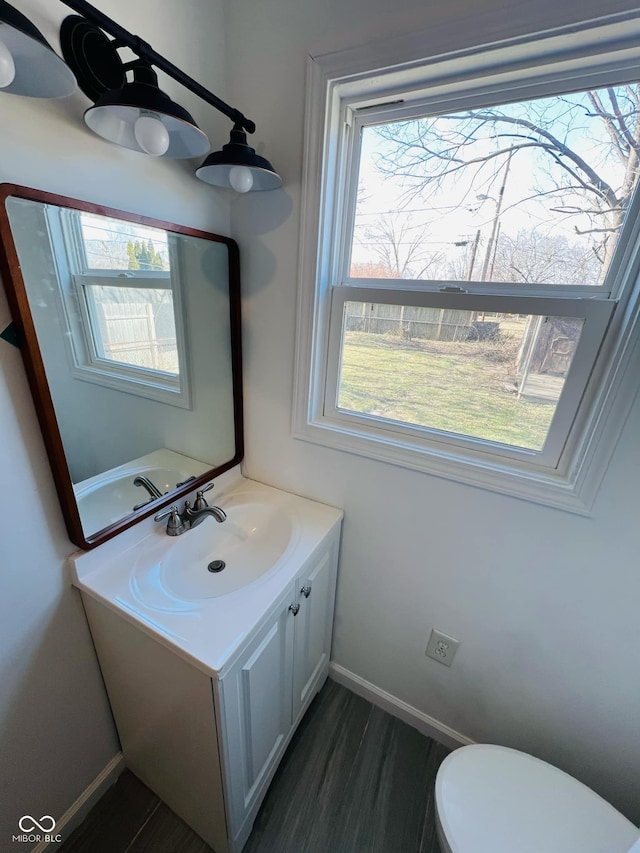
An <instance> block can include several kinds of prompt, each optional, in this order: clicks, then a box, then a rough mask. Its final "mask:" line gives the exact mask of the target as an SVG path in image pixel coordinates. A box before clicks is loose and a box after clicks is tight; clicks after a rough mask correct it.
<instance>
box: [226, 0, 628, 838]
mask: <svg viewBox="0 0 640 853" xmlns="http://www.w3.org/2000/svg"><path fill="white" fill-rule="evenodd" d="M632 6H633V4H632V3H625V2H619V1H618V2H609V3H607V4H606V12H614V11H618V10H622V9H625V8H631V7H632ZM603 11H605V7H603V4H602V3H601V2H599V0H571V2H565V3H557V2H551V0H527V2H520V0H482V2H481V3H479V4H478V3H474V2H472V0H447V2H444V0H441V2H430V3H425V2H423V0H395V2H394V3H389V2H388V0H325V2H322V3H319V2H315V0H270V2H269V3H263V2H262V0H229V2H227V4H226V15H227V33H228V41H227V51H228V56H229V72H230V78H229V79H230V91H231V97H232V98H233V99H234V100H235V101H237V102H238V103H242V104H243V109H245V110H246V112H247V114H248V115H251V117H252V118H254V119H255V121H256V122H257V125H258V132H259V133H258V136H259V139H260V140H262V141H263V142H264V143H265V147H266V152H267V156H268V157H269V158H270V159H272V161H273V163H274V165H275V167H276V169H279V170H280V171H281V173H282V175H283V177H284V182H285V189H284V192H282V193H278V194H265V195H264V196H263V197H255V196H254V197H250V198H239V199H237V200H235V201H233V202H232V225H233V231H234V236H235V237H236V239H237V240H238V241H239V243H240V250H241V257H242V263H243V292H244V305H243V311H244V329H243V334H244V363H245V413H246V445H247V456H246V463H245V470H246V473H247V474H248V475H249V476H251V477H254V478H256V479H258V480H264V481H266V482H269V483H274V484H276V485H279V486H282V487H284V488H286V489H289V490H291V491H294V492H299V493H302V494H305V495H308V496H310V497H314V498H317V499H319V500H322V501H326V502H327V503H332V504H336V505H338V506H341V507H344V509H345V526H344V536H343V544H342V556H341V563H340V574H339V592H338V606H337V615H336V634H335V642H334V650H333V658H334V660H335V661H336V662H337V663H339V664H341V665H342V666H344V667H346V668H347V669H349V670H351V671H353V672H354V673H356V674H357V675H359V676H361V677H363V678H365V679H367V680H369V681H371V682H373V683H374V684H376V685H378V686H379V687H381V688H383V689H384V690H387V691H389V692H390V693H392V694H394V695H395V696H397V697H399V698H400V699H402V700H404V701H406V702H409V703H411V704H412V705H414V706H415V707H416V708H418V709H420V710H422V711H424V712H426V713H427V714H430V715H432V716H433V717H435V718H436V719H439V720H440V721H442V722H444V723H446V724H448V725H449V726H452V727H453V728H454V729H457V730H459V731H460V732H462V733H464V734H466V735H468V736H470V737H471V738H474V739H476V740H479V741H494V742H499V743H504V744H508V745H512V746H515V747H519V748H522V749H525V750H529V751H531V752H533V753H535V754H536V755H538V756H540V757H542V758H545V759H547V760H551V761H553V762H556V763H557V764H559V765H560V766H561V767H564V768H565V769H567V770H568V771H569V772H571V773H573V774H574V775H576V776H577V777H578V778H580V779H582V780H583V781H585V782H586V783H587V784H589V785H591V786H592V787H593V788H595V789H596V790H597V791H599V792H600V793H602V794H603V795H604V796H606V797H607V798H609V799H610V800H611V802H612V803H613V804H614V805H616V806H617V807H618V808H620V809H622V810H623V811H624V812H626V814H627V815H628V816H629V817H630V818H632V819H633V820H635V821H636V822H639V823H640V788H639V780H640V739H639V738H638V713H639V711H638V709H639V708H640V668H639V666H638V649H639V648H640V609H639V608H640V565H639V564H640V561H639V559H638V539H637V525H638V507H639V506H640V500H639V499H640V453H639V452H638V451H639V448H638V437H639V436H640V405H636V406H635V409H634V411H633V413H632V415H631V417H630V419H629V421H628V423H627V425H626V428H625V431H624V434H623V436H622V440H621V441H620V443H619V446H618V447H617V449H616V451H615V455H614V457H613V461H612V464H611V466H610V468H609V471H608V473H607V475H606V477H605V479H604V482H603V485H602V488H601V491H600V493H599V497H598V499H597V503H596V505H595V509H594V513H593V517H592V518H582V517H577V516H573V515H570V514H567V513H564V512H560V511H557V510H551V509H547V508H544V507H541V506H537V505H534V504H530V503H527V502H524V501H519V500H516V499H512V498H508V497H503V496H499V495H496V494H492V493H489V492H485V491H482V490H479V489H475V488H471V487H467V486H464V485H459V484H456V483H453V482H448V481H446V480H443V479H438V478H435V477H431V476H428V475H426V474H422V473H417V472H411V471H408V470H405V469H402V468H398V467H394V466H391V465H387V464H383V463H378V462H375V461H372V460H368V459H364V458H360V457H357V456H351V455H349V454H345V453H341V452H337V451H333V450H329V449H325V448H321V447H318V446H315V445H312V444H307V443H304V442H302V441H298V440H294V439H292V438H291V437H290V412H291V387H292V371H293V360H294V333H295V306H296V289H297V280H296V276H297V253H298V230H299V213H300V180H301V165H302V131H303V110H304V76H305V57H306V54H307V53H310V54H312V55H314V54H316V55H317V54H321V53H326V52H330V51H334V50H340V49H344V48H346V47H352V46H356V45H360V44H364V43H367V42H369V41H372V40H375V39H381V38H384V37H390V36H393V35H400V34H403V33H408V32H416V31H418V30H425V31H427V34H426V35H425V45H429V46H430V47H429V48H426V49H432V50H437V49H439V50H442V51H445V50H447V49H453V48H457V47H462V46H464V45H469V44H471V45H472V44H474V41H475V40H477V39H478V38H479V33H481V32H486V33H487V34H488V38H489V39H492V38H496V39H497V38H500V37H505V36H508V35H515V34H517V33H525V32H534V31H539V30H541V29H545V28H547V27H551V26H557V25H561V24H565V23H570V22H572V21H573V20H580V19H586V18H588V17H590V16H596V15H598V14H601V13H602V12H603ZM258 147H259V146H258ZM434 625H436V626H437V627H438V628H440V629H441V630H443V631H445V632H446V633H449V634H452V635H453V636H455V637H457V638H459V639H460V640H461V643H462V645H461V647H460V650H459V652H458V655H457V657H456V659H455V661H454V665H453V667H452V668H451V669H447V668H445V667H442V666H441V665H439V664H437V663H435V662H433V661H431V660H429V659H427V658H426V657H425V655H424V649H425V646H426V643H427V637H428V633H429V630H430V628H431V627H432V626H434Z"/></svg>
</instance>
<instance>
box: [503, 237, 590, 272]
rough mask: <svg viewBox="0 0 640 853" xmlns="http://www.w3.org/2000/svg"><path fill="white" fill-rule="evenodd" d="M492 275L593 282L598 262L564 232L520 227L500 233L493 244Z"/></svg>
mask: <svg viewBox="0 0 640 853" xmlns="http://www.w3.org/2000/svg"><path fill="white" fill-rule="evenodd" d="M493 267H494V270H493V272H494V275H493V278H494V279H495V280H498V281H505V282H514V283H518V282H521V283H523V284H533V283H536V282H540V283H545V284H575V285H592V284H597V283H598V279H599V276H600V263H599V261H598V259H597V258H596V256H595V255H594V253H593V252H592V251H590V249H589V248H588V247H585V246H581V245H576V244H575V243H570V242H569V240H567V238H566V237H565V236H564V235H560V234H545V233H543V232H541V231H539V230H536V229H532V230H530V231H527V230H524V229H522V230H520V231H518V233H517V235H516V236H515V237H511V236H509V235H506V234H505V235H503V236H502V237H501V239H500V241H499V243H498V244H497V245H496V253H495V258H494V260H493Z"/></svg>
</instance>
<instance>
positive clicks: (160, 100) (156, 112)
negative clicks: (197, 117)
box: [84, 81, 210, 159]
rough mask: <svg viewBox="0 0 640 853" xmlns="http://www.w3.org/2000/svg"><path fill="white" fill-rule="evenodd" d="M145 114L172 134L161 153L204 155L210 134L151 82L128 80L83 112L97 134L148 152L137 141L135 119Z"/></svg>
mask: <svg viewBox="0 0 640 853" xmlns="http://www.w3.org/2000/svg"><path fill="white" fill-rule="evenodd" d="M142 117H151V118H154V119H156V120H158V121H160V122H162V124H163V125H164V127H165V128H166V131H167V133H168V135H169V144H168V146H167V147H166V150H164V151H163V153H161V154H160V153H158V156H162V157H168V158H170V159H181V158H187V157H201V156H202V155H203V154H205V153H206V152H207V151H208V150H209V147H210V146H209V140H208V138H207V135H206V134H205V133H204V132H203V131H202V130H200V128H199V127H198V125H197V124H196V123H195V121H194V120H193V118H192V117H191V115H190V114H189V113H188V112H187V111H186V110H185V109H183V108H182V107H181V106H180V105H179V104H176V103H175V101H172V100H171V98H170V97H169V96H168V95H167V94H165V93H164V92H162V91H160V89H158V87H157V86H156V85H153V84H151V83H142V82H137V81H134V82H133V83H125V85H124V86H122V87H121V88H120V89H114V90H112V91H109V92H106V93H105V94H104V95H102V96H101V97H100V98H98V100H97V101H96V103H95V105H94V106H93V107H89V109H88V110H87V111H86V113H85V114H84V120H85V122H86V123H87V125H88V126H89V127H90V128H91V130H93V132H94V133H97V134H98V136H102V138H103V139H106V140H108V141H109V142H114V143H115V144H116V145H122V146H123V147H124V148H131V149H132V150H133V151H141V152H144V153H149V150H148V149H145V148H144V147H143V146H142V145H141V144H140V142H139V141H138V140H139V138H140V133H138V134H136V121H137V120H138V119H139V118H142ZM139 127H140V126H139V125H138V128H139ZM163 147H164V146H163ZM154 153H156V152H154Z"/></svg>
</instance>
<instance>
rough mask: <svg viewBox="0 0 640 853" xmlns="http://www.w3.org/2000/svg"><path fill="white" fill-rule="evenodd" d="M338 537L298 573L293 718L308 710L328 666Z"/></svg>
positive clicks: (295, 720) (295, 719)
mask: <svg viewBox="0 0 640 853" xmlns="http://www.w3.org/2000/svg"><path fill="white" fill-rule="evenodd" d="M336 563H337V539H336V538H334V540H333V541H332V542H330V543H329V545H328V547H327V549H326V550H324V551H323V552H322V553H321V555H320V556H319V558H318V559H317V560H316V561H315V562H313V563H312V564H311V565H310V567H309V570H308V571H306V572H305V573H303V574H300V575H299V576H298V581H297V589H296V596H297V599H296V600H297V602H298V603H299V605H300V610H299V611H298V614H297V616H296V632H295V646H294V659H293V720H294V723H295V722H297V720H298V717H299V716H300V715H301V713H303V712H304V710H306V707H307V705H308V703H309V702H310V701H311V699H312V698H313V694H314V692H315V691H316V690H317V689H318V685H319V684H320V685H321V684H322V683H323V681H324V677H322V676H321V673H322V670H325V676H326V673H327V672H328V669H329V656H330V654H331V634H332V629H333V604H334V599H335V586H336Z"/></svg>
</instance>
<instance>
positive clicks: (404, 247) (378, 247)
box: [361, 212, 442, 278]
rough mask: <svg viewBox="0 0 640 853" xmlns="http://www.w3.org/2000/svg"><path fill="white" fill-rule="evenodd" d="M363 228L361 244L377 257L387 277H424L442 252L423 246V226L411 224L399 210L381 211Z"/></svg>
mask: <svg viewBox="0 0 640 853" xmlns="http://www.w3.org/2000/svg"><path fill="white" fill-rule="evenodd" d="M363 232H364V239H363V240H362V241H361V244H362V245H366V246H367V248H368V251H369V253H370V254H371V255H373V256H374V257H375V258H377V259H378V261H379V263H380V264H381V265H382V267H383V268H384V269H385V270H386V271H387V274H388V277H389V278H423V277H424V276H425V275H426V274H427V273H428V272H429V271H430V270H431V271H433V270H434V269H435V268H436V267H437V266H438V265H439V264H440V263H441V261H442V254H441V253H439V252H433V251H432V250H430V249H428V248H427V246H426V238H427V228H426V226H415V225H413V224H412V221H411V217H410V216H406V215H402V213H401V212H393V213H383V214H382V215H381V216H380V217H379V218H378V219H376V221H375V222H374V223H373V224H372V225H369V226H366V227H365V228H364V229H363ZM376 277H377V276H376Z"/></svg>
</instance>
